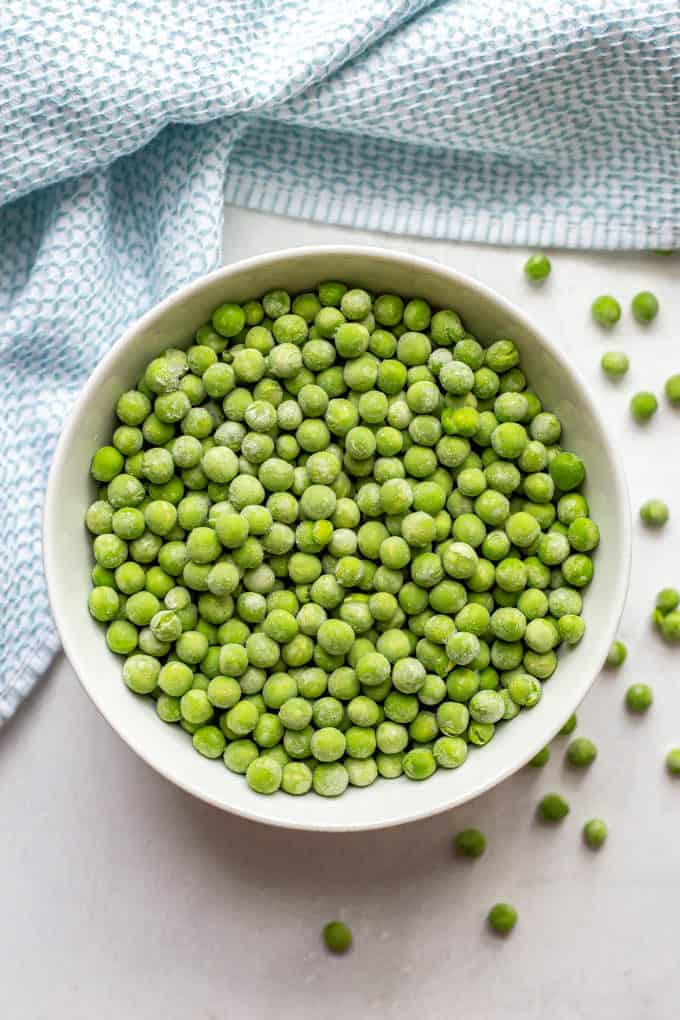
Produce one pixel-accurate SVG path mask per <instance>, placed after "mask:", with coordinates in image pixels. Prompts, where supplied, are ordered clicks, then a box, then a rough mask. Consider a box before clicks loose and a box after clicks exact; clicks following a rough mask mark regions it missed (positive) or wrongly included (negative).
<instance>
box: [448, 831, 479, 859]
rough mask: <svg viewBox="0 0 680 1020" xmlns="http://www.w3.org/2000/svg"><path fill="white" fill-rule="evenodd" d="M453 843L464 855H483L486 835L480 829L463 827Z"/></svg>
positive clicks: (458, 851)
mask: <svg viewBox="0 0 680 1020" xmlns="http://www.w3.org/2000/svg"><path fill="white" fill-rule="evenodd" d="M453 845H454V847H455V849H456V851H457V853H459V854H461V855H462V856H463V857H481V856H482V854H483V853H484V851H485V850H486V836H485V835H484V833H483V832H480V830H479V829H463V830H462V832H459V833H458V835H457V836H456V837H455V839H454V841H453Z"/></svg>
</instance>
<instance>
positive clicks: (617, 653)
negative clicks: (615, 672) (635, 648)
mask: <svg viewBox="0 0 680 1020" xmlns="http://www.w3.org/2000/svg"><path fill="white" fill-rule="evenodd" d="M627 655H628V649H627V648H626V646H625V645H624V643H623V641H619V639H618V638H617V639H616V640H615V641H614V642H612V645H611V648H610V649H609V651H608V652H607V660H606V664H607V666H609V667H611V668H612V669H618V668H619V666H623V664H624V662H625V661H626V657H627Z"/></svg>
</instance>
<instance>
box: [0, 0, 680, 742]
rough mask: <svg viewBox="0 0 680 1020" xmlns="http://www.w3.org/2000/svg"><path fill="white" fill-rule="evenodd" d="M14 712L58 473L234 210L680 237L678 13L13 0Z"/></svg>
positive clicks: (10, 662)
mask: <svg viewBox="0 0 680 1020" xmlns="http://www.w3.org/2000/svg"><path fill="white" fill-rule="evenodd" d="M0 53H1V54H2V59H1V60H0V203H2V205H1V207H0V241H1V243H0V384H1V385H2V394H3V413H2V417H1V420H0V545H1V547H2V550H3V571H2V575H1V577H0V662H1V664H0V671H1V672H0V722H1V721H2V720H3V719H7V718H8V717H9V716H10V715H11V714H12V712H13V711H14V709H15V708H16V706H17V705H18V704H19V702H20V700H21V699H22V698H23V697H24V696H25V695H26V694H27V693H28V691H29V690H30V688H31V687H32V685H33V684H34V682H35V681H36V679H37V678H38V677H39V676H40V674H41V673H42V672H44V670H45V668H46V667H47V665H48V664H49V661H50V659H51V657H52V655H53V654H54V652H55V650H56V648H57V638H56V635H55V632H54V628H53V625H52V622H51V619H50V613H49V609H48V605H47V599H46V594H45V587H44V581H43V576H42V568H41V562H40V509H41V502H42V495H43V492H44V487H45V480H46V476H47V469H48V466H49V462H50V457H51V454H52V451H53V449H54V445H55V441H56V438H57V436H58V434H59V431H60V428H61V425H62V422H63V419H64V416H65V415H66V413H67V412H68V410H69V406H70V405H71V403H72V400H73V398H74V396H75V394H76V393H77V391H78V389H79V387H80V386H81V385H82V383H83V381H84V380H85V379H86V377H87V375H88V374H89V373H90V371H91V370H92V368H93V366H94V365H95V364H96V362H97V361H98V360H99V358H100V357H101V356H102V354H103V353H104V352H105V351H106V350H107V348H108V347H109V346H110V344H111V343H112V342H113V340H114V339H115V338H116V337H117V336H118V335H119V334H120V332H121V330H122V329H123V328H124V327H125V325H126V324H128V323H129V322H130V321H131V320H132V319H134V318H135V317H136V316H137V315H139V314H140V313H141V312H143V311H145V310H146V309H148V308H149V307H150V306H151V305H152V304H153V303H154V302H155V301H157V300H158V299H159V298H161V297H163V296H164V295H166V294H167V293H168V292H169V291H170V290H172V289H173V288H175V287H177V286H178V285H179V284H182V283H184V282H186V281H187V280H188V279H190V278H191V277H194V276H196V275H198V274H200V273H203V272H205V271H207V270H209V269H211V268H213V267H214V266H215V265H216V264H218V262H219V259H220V249H221V236H222V208H223V202H224V199H225V197H226V199H227V200H229V201H232V202H235V203H238V204H241V205H245V206H251V207H253V208H257V209H265V210H270V211H274V212H280V213H288V214H291V215H295V216H301V217H308V218H315V219H319V220H324V221H327V222H336V223H343V224H349V225H354V226H358V227H364V228H376V229H382V230H390V231H397V232H402V233H420V234H426V235H431V236H436V237H447V238H457V239H473V240H480V241H490V242H501V243H517V244H525V245H526V244H530V245H567V246H573V247H584V248H586V247H588V248H595V247H599V248H644V247H654V248H657V247H658V248H668V247H673V246H680V181H679V180H678V166H679V165H680V131H679V130H678V126H679V125H678V120H679V115H678V95H679V92H678V89H679V88H680V10H679V8H678V5H677V0H474V2H473V0H450V2H439V3H428V2H426V0H401V2H388V0H343V2H342V3H339V2H337V0H230V2H227V0H208V2H207V3H206V2H205V0H202V2H198V0H196V2H194V0H136V2H135V0H98V2H96V3H95V2H88V0H45V2H44V3H40V4H31V3H27V2H26V0H4V3H3V4H2V9H1V10H0Z"/></svg>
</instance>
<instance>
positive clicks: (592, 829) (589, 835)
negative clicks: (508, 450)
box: [583, 818, 609, 850]
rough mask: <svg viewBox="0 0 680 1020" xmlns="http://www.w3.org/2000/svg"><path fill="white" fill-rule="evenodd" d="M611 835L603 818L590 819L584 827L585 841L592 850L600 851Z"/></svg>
mask: <svg viewBox="0 0 680 1020" xmlns="http://www.w3.org/2000/svg"><path fill="white" fill-rule="evenodd" d="M608 834H609V830H608V828H607V825H606V823H605V822H603V821H602V819H601V818H590V819H589V820H588V821H587V822H586V823H585V825H584V826H583V841H584V843H585V844H586V846H589V847H590V849H591V850H599V848H600V847H601V846H602V844H603V843H604V841H605V840H606V838H607V836H608Z"/></svg>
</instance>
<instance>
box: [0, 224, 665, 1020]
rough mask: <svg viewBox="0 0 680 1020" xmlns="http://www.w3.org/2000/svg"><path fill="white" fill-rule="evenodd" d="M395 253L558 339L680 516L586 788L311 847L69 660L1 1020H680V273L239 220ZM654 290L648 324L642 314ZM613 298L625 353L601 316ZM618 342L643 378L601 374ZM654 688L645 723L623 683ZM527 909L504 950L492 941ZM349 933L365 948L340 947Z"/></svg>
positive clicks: (7, 913)
mask: <svg viewBox="0 0 680 1020" xmlns="http://www.w3.org/2000/svg"><path fill="white" fill-rule="evenodd" d="M347 240H351V241H352V242H355V243H367V244H380V245H385V246H389V247H394V248H401V249H404V250H407V251H411V252H415V253H418V254H422V255H427V256H431V257H433V258H435V259H437V260H439V261H441V262H444V263H446V264H449V265H451V266H455V267H456V268H458V269H461V270H462V271H464V272H467V273H469V274H471V275H473V276H477V277H479V278H481V279H483V280H484V281H485V282H486V283H488V284H489V285H490V286H492V287H495V288H496V289H498V290H499V291H501V292H502V293H503V294H505V295H506V296H507V297H509V298H510V299H511V300H514V301H516V302H517V303H519V304H521V305H522V306H523V307H524V308H525V310H526V312H527V314H529V315H530V316H531V317H533V318H534V319H535V320H536V321H537V323H539V324H540V325H542V326H543V327H544V328H545V330H546V331H549V332H550V333H551V335H553V336H554V337H556V338H557V339H558V340H560V341H561V342H562V343H563V345H564V348H565V350H566V351H568V353H569V355H570V356H571V357H573V358H574V359H575V360H576V361H577V362H578V363H579V364H580V366H581V370H582V372H583V374H584V376H585V377H586V379H587V380H588V381H589V382H590V383H591V385H592V387H593V389H594V391H595V392H596V393H597V395H598V397H599V399H600V400H601V401H602V403H603V404H604V405H605V406H606V408H607V412H608V414H609V415H610V416H611V423H612V429H613V430H614V431H615V433H616V434H618V435H619V436H620V442H621V445H622V447H623V449H624V455H625V463H626V468H627V472H628V479H629V484H630V489H631V497H632V502H633V507H634V510H635V511H637V507H638V506H639V504H640V503H641V502H642V501H643V499H645V498H648V497H650V496H660V497H662V498H665V499H666V500H667V501H668V502H669V503H670V505H671V511H672V513H673V514H674V516H673V517H672V519H671V521H670V523H669V524H668V526H667V527H666V529H665V530H664V532H663V536H661V535H659V534H650V533H649V532H645V531H644V529H643V528H642V527H641V526H640V524H639V523H638V522H637V520H636V522H635V526H634V532H635V538H634V553H633V571H632V579H631V590H630V596H629V599H628V605H627V609H626V612H625V615H624V619H623V622H622V627H621V635H622V637H623V638H624V640H625V641H626V642H627V644H628V647H629V657H628V661H627V663H626V665H625V667H624V668H623V669H622V670H620V671H619V672H618V673H613V672H612V673H607V674H603V675H602V676H601V677H600V679H599V680H598V681H597V683H596V686H595V688H594V689H593V691H592V692H591V694H590V695H589V697H588V698H587V701H586V703H585V704H584V705H583V706H582V708H581V710H580V712H579V733H581V734H583V735H588V736H591V737H592V738H593V739H594V740H595V741H596V742H597V744H598V747H599V751H600V754H599V757H598V759H597V761H596V762H595V764H594V765H593V767H592V768H591V769H590V770H588V771H587V772H586V773H584V774H575V773H574V772H567V770H566V769H565V768H564V766H563V761H562V758H563V747H564V744H565V743H566V742H565V741H564V739H562V742H561V743H559V744H556V745H554V747H553V757H552V760H551V761H550V763H549V764H548V766H547V767H546V768H544V769H542V770H533V769H524V770H523V771H522V772H520V773H518V774H516V775H515V776H513V777H512V778H511V779H510V780H508V781H507V782H505V783H504V784H503V785H501V786H500V787H497V788H496V789H495V790H493V791H491V792H490V793H488V794H486V795H485V796H483V797H481V798H479V799H478V800H476V801H474V802H472V803H470V804H467V805H465V806H464V807H463V808H460V809H458V810H456V811H455V812H452V813H449V814H446V815H443V816H440V817H438V818H435V819H432V820H430V821H427V822H419V823H416V824H414V825H408V826H405V827H403V828H401V829H391V830H388V831H384V832H375V833H368V834H365V835H364V834H354V835H344V836H343V835H335V836H323V835H318V834H317V835H314V834H311V835H307V834H305V833H300V832H290V833H288V832H285V831H282V830H276V829H270V828H266V827H261V826H257V825H255V824H252V823H248V822H245V821H242V820H240V819H238V818H235V817H231V816H229V815H227V814H223V813H221V812H219V811H217V810H214V809H211V808H210V807H208V806H206V805H204V804H202V803H199V802H197V801H195V800H193V799H192V798H191V797H189V796H188V795H186V794H184V793H182V792H180V791H179V790H177V789H175V788H174V787H172V786H171V785H170V784H169V783H168V782H166V781H165V780H164V779H162V778H160V777H159V776H157V775H156V774H155V773H154V772H152V771H151V770H150V769H149V768H148V767H147V766H146V765H144V764H143V763H142V762H141V761H139V760H138V759H137V758H136V757H135V756H134V755H133V754H132V752H131V751H129V750H128V748H127V747H126V746H125V745H124V744H123V743H122V741H121V740H120V739H119V738H118V737H117V736H116V735H115V734H114V733H113V731H112V730H111V729H110V728H109V727H108V725H107V724H106V723H105V722H104V720H103V719H102V718H100V716H99V715H98V714H97V712H96V711H95V709H94V707H93V706H92V705H91V704H90V702H89V700H88V699H87V697H86V696H85V695H84V693H83V692H82V691H81V689H80V686H79V685H78V683H77V682H76V679H75V676H74V674H73V671H72V670H71V668H70V666H69V664H68V663H67V662H66V661H65V660H64V659H63V658H60V659H59V660H58V661H57V663H56V665H55V666H54V668H53V669H52V671H51V673H50V675H49V676H48V677H47V679H46V680H45V682H44V683H43V684H42V686H41V687H40V689H39V690H38V691H37V692H36V693H35V694H34V696H33V697H32V698H31V699H30V701H29V703H28V704H27V705H26V706H24V707H23V708H22V709H21V710H20V712H19V713H18V715H17V717H16V718H15V719H14V720H13V721H12V722H10V723H9V725H8V726H7V727H5V728H4V729H3V730H2V732H1V733H0V810H1V812H2V834H1V836H0V862H1V867H2V894H1V895H0V903H1V904H2V922H1V924H0V1016H1V1017H2V1020H62V1018H63V1020H95V1018H96V1020H147V1018H149V1020H152V1018H154V1020H155V1018H156V1017H162V1018H163V1020H218V1018H219V1020H222V1018H227V1017H234V1018H239V1020H264V1018H265V1017H270V1016H277V1017H278V1018H280V1020H318V1018H321V1017H323V1018H324V1020H340V1018H342V1020H346V1018H348V1017H350V1018H351V1017H355V1016H362V1017H370V1018H376V1020H396V1018H397V1017H399V1018H401V1017H402V1016H403V1017H409V1016H412V1017H418V1018H420V1020H440V1018H442V1020H443V1018H447V1020H448V1018H451V1017H456V1018H459V1017H467V1018H471V1020H544V1018H546V1017H549V1018H550V1020H592V1018H597V1020H647V1018H650V1020H652V1018H653V1020H671V1018H676V1017H677V1016H678V1015H679V1013H680V966H679V963H678V950H679V942H678V931H679V929H678V918H679V917H680V877H679V875H680V872H679V868H678V845H679V836H680V780H673V779H671V778H670V777H668V776H667V775H666V773H665V770H664V765H663V759H664V755H665V752H666V751H667V749H668V748H669V747H671V746H680V686H679V681H678V677H677V666H678V663H679V662H680V650H678V651H677V652H673V651H671V650H669V649H668V648H666V647H664V645H663V644H662V642H661V641H660V640H659V639H658V637H657V636H656V635H655V634H654V633H652V631H651V628H650V626H649V623H648V620H649V614H650V610H651V607H652V604H653V601H654V596H655V593H656V591H657V589H659V588H660V587H662V586H663V585H666V584H673V585H680V558H679V557H678V551H679V550H680V523H679V521H680V499H679V498H678V497H679V496H680V476H679V474H678V448H679V446H678V436H679V435H680V415H678V414H674V413H673V412H672V411H671V410H670V409H669V408H668V406H667V405H666V404H665V402H663V401H662V407H661V410H660V411H659V413H658V415H657V416H656V418H655V420H654V421H653V422H652V423H651V424H650V425H649V426H647V427H646V428H640V427H637V426H635V425H634V424H633V423H632V422H631V421H630V419H629V416H628V413H627V400H628V397H629V396H630V394H631V393H633V392H635V390H637V389H643V388H650V389H655V390H656V391H657V392H659V391H660V389H661V387H662V384H663V382H664V380H665V379H666V377H667V376H668V375H669V374H670V373H671V372H676V371H680V343H679V340H678V335H677V323H678V321H679V320H680V289H679V288H678V276H679V273H680V259H678V258H677V257H676V258H668V259H664V258H661V257H658V256H653V255H646V256H633V255H631V256H628V255H625V256H617V255H604V254H603V255H600V254H569V253H564V254H561V253H557V254H555V255H554V257H553V273H552V276H551V278H550V280H549V281H548V283H547V284H546V285H545V286H544V287H542V288H540V289H534V288H531V287H530V286H529V285H528V284H527V283H526V282H525V281H524V279H523V275H522V265H523V263H524V259H525V257H526V253H525V252H524V251H521V250H513V249H495V248H488V247H483V246H478V245H468V244H465V245H463V244H452V243H443V242H431V241H425V240H417V239H413V238H406V239H401V238H395V237H388V236H383V235H378V234H368V233H362V232H358V231H350V230H347V229H341V228H333V227H325V226H320V225H315V224H307V223H300V222H293V221H288V220H283V219H279V218H276V217H273V216H265V215H259V214H255V213H250V212H245V211H240V210H236V209H233V208H228V209H227V210H226V216H225V259H226V261H232V260H236V259H238V258H242V257H244V256H246V255H251V254H255V253H258V252H262V251H266V250H268V249H270V248H280V247H284V246H288V245H297V244H306V243H319V242H321V243H324V242H327V243H332V242H338V241H347ZM643 288H644V289H651V290H653V291H654V292H655V293H656V294H657V296H658V298H659V300H660V303H661V311H660V313H659V316H658V319H657V321H656V322H655V323H654V324H653V325H652V326H651V327H650V328H648V329H642V328H641V327H640V326H638V325H636V324H635V323H634V322H633V320H632V319H631V316H630V314H629V312H628V309H627V305H628V302H629V300H630V297H631V296H632V295H633V294H634V293H635V292H636V291H638V290H641V289H643ZM603 292H610V293H613V294H615V295H617V296H618V297H619V298H620V300H621V303H622V305H623V306H624V316H623V319H622V322H621V323H620V324H619V326H618V327H617V328H616V330H615V331H614V332H613V333H612V334H611V335H609V336H605V335H603V334H602V332H601V331H600V330H598V329H597V328H596V327H595V326H593V325H592V324H591V323H590V321H589V306H590V302H591V300H592V298H593V297H594V296H596V295H597V294H599V293H603ZM610 347H616V348H618V347H622V348H623V349H625V350H626V351H627V352H628V353H629V355H630V358H631V371H630V373H629V375H628V377H627V378H626V380H625V381H624V382H623V383H622V384H620V385H616V384H612V383H610V382H608V381H607V380H606V379H604V377H602V375H601V372H600V369H599V357H600V354H601V353H602V351H604V350H607V349H609V348H610ZM635 680H644V681H649V682H650V683H651V684H652V685H653V687H654V692H655V702H654V705H653V707H652V709H651V710H650V712H649V713H648V715H647V716H646V717H645V718H641V719H639V718H631V717H630V716H629V715H628V714H627V713H626V712H625V710H624V708H623V703H622V699H623V692H624V690H625V687H626V686H627V685H628V684H629V683H632V682H633V681H635ZM555 788H557V789H560V790H562V791H563V792H564V793H565V794H566V796H567V797H568V799H569V800H570V803H571V808H572V810H571V814H570V815H569V817H568V818H567V819H566V821H565V822H564V824H563V825H561V826H560V827H558V828H557V829H546V828H542V827H539V826H538V825H536V823H535V822H534V820H533V811H534V806H535V804H536V801H537V800H538V798H539V796H540V795H541V794H542V793H543V792H546V791H547V790H550V789H555ZM594 815H595V816H600V817H603V818H605V819H606V820H607V822H608V824H609V827H610V836H609V840H608V842H607V844H606V846H605V847H604V848H603V849H602V850H601V851H600V852H599V853H593V852H591V851H588V850H587V849H585V848H584V847H583V846H582V843H581V838H580V830H581V825H582V823H583V821H584V820H585V819H586V818H589V817H592V816H594ZM469 825H475V826H478V827H480V828H481V829H483V830H484V832H485V833H486V834H487V836H488V851H487V853H486V855H485V856H484V857H483V858H481V859H480V860H477V861H474V862H468V861H460V860H456V859H454V857H453V856H452V854H451V851H450V842H451V837H452V835H453V834H454V833H455V832H457V831H458V830H459V829H461V828H464V827H466V826H469ZM497 900H509V901H510V902H512V903H514V904H515V906H516V907H517V909H518V910H519V914H520V920H519V923H518V925H517V928H516V929H515V931H514V933H513V934H512V936H511V937H510V938H508V939H507V940H502V939H498V938H494V937H493V936H491V935H490V934H488V933H487V932H486V930H485V926H484V916H485V914H486V911H487V910H488V908H489V906H490V905H491V904H493V903H494V902H496V901H497ZM336 916H339V917H341V918H343V919H344V920H346V921H347V922H348V923H349V924H350V925H351V927H352V930H353V932H354V937H355V946H354V949H353V951H352V953H351V954H349V955H348V956H347V957H344V958H331V957H329V956H328V955H327V954H326V953H325V952H324V951H323V949H322V946H321V941H320V929H321V927H322V925H323V924H324V923H325V922H326V921H327V920H329V919H332V918H335V917H336Z"/></svg>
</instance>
